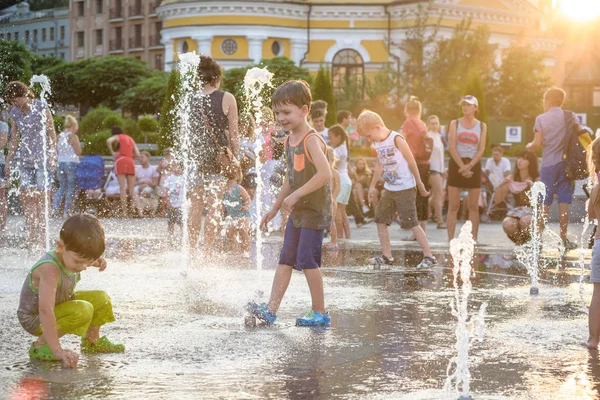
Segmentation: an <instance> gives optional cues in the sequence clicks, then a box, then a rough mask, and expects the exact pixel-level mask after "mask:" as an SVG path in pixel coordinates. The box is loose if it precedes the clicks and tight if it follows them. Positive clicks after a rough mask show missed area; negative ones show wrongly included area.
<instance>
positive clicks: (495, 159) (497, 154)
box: [484, 146, 510, 190]
mask: <svg viewBox="0 0 600 400" xmlns="http://www.w3.org/2000/svg"><path fill="white" fill-rule="evenodd" d="M503 155H504V150H502V147H500V146H496V147H494V148H493V149H492V158H488V160H487V162H486V163H485V168H484V172H485V173H486V174H487V175H488V178H489V179H490V182H491V183H492V185H493V186H494V190H496V189H497V188H498V186H500V185H501V184H502V183H503V182H504V181H505V179H506V178H508V177H509V176H510V161H508V158H505V157H502V156H503Z"/></svg>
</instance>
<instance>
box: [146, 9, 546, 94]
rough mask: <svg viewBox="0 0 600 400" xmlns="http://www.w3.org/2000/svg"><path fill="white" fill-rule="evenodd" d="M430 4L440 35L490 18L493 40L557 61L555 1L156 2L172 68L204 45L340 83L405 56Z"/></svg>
mask: <svg viewBox="0 0 600 400" xmlns="http://www.w3.org/2000/svg"><path fill="white" fill-rule="evenodd" d="M420 4H422V5H427V4H430V7H431V8H430V9H429V16H430V21H431V24H432V25H433V24H435V23H436V22H437V20H438V18H439V17H440V16H441V17H442V20H441V28H440V29H439V31H438V35H439V37H440V38H449V37H451V35H452V32H453V27H454V26H456V25H457V24H458V23H460V22H461V21H462V20H463V19H469V18H470V19H471V20H472V27H473V28H475V27H477V26H478V25H481V24H486V25H488V26H489V28H490V31H491V38H490V41H491V42H492V43H497V44H498V49H499V50H498V54H497V57H498V62H499V61H500V59H501V52H502V49H504V48H506V47H507V46H509V44H510V43H511V42H512V41H513V40H514V39H515V38H516V37H517V36H518V35H524V36H525V37H526V38H527V39H528V40H529V41H530V43H531V44H532V45H533V47H534V49H538V50H543V51H546V52H547V54H548V57H547V58H546V59H545V60H544V63H545V65H547V66H548V67H549V68H553V67H554V65H555V63H556V61H555V60H554V56H553V55H554V53H555V50H556V48H557V45H558V42H557V41H556V40H555V39H553V38H551V35H550V33H549V32H547V31H546V27H545V19H546V16H547V13H548V12H549V11H550V4H551V0H529V1H528V0H433V1H432V2H431V3H429V2H428V1H419V0H395V1H394V0H376V1H365V0H363V1H358V0H328V1H324V0H296V1H294V0H286V1H282V0H271V1H266V0H262V1H260V0H258V1H248V0H246V1H244V0H238V1H210V0H206V1H198V0H196V1H193V0H163V2H162V4H161V6H160V7H159V8H158V9H157V13H158V15H159V17H160V18H161V19H162V21H163V29H162V31H161V35H162V42H163V44H164V45H165V69H166V70H169V69H171V67H172V64H173V61H174V60H176V57H177V53H183V52H187V51H193V50H195V51H197V52H199V53H203V54H208V55H210V56H212V57H213V58H214V59H216V60H217V61H218V62H219V63H220V64H221V65H222V66H223V67H224V68H231V67H238V66H243V65H246V64H248V63H252V62H258V61H259V60H260V59H262V58H272V57H275V56H279V55H284V56H287V57H289V58H291V59H292V60H294V61H295V62H296V63H298V64H300V65H302V66H304V67H306V68H308V69H309V70H311V71H316V70H318V68H319V65H321V64H327V65H329V66H330V67H331V69H332V76H333V81H334V88H335V87H336V86H337V84H338V83H339V82H341V81H342V78H343V77H345V76H346V77H347V76H352V75H357V76H361V77H365V76H367V77H368V76H369V75H371V74H375V73H376V72H377V71H379V70H381V68H382V67H383V66H384V65H385V64H387V63H395V62H397V61H400V62H402V60H403V57H405V55H404V54H402V52H401V51H400V50H398V46H390V45H389V44H390V43H394V44H398V43H401V42H403V41H404V40H406V32H407V28H408V27H410V26H413V25H414V23H415V18H416V15H417V10H418V7H419V5H420Z"/></svg>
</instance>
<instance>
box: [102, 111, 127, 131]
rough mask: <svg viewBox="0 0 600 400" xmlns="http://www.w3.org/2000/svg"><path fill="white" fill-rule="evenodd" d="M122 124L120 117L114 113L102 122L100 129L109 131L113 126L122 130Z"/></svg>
mask: <svg viewBox="0 0 600 400" xmlns="http://www.w3.org/2000/svg"><path fill="white" fill-rule="evenodd" d="M123 122H124V120H123V117H121V116H120V115H119V114H117V113H116V112H112V113H110V114H108V115H107V116H106V117H105V118H104V120H103V121H102V129H105V130H111V129H112V127H113V126H118V127H121V128H123Z"/></svg>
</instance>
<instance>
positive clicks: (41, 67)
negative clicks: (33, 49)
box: [31, 53, 66, 75]
mask: <svg viewBox="0 0 600 400" xmlns="http://www.w3.org/2000/svg"><path fill="white" fill-rule="evenodd" d="M60 64H66V63H65V62H64V61H63V60H61V59H60V58H58V57H54V56H40V55H38V54H35V53H32V54H31V70H32V72H33V74H34V75H40V74H46V70H48V69H50V68H52V67H55V66H57V65H60Z"/></svg>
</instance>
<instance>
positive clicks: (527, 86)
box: [493, 42, 551, 120]
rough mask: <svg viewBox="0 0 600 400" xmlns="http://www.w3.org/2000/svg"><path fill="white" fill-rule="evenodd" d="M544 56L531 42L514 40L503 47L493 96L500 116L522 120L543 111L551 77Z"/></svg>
mask: <svg viewBox="0 0 600 400" xmlns="http://www.w3.org/2000/svg"><path fill="white" fill-rule="evenodd" d="M542 59H543V55H542V54H541V53H539V52H536V51H534V50H533V49H532V48H531V46H530V45H529V44H522V43H519V42H514V43H512V44H511V45H510V46H509V47H508V48H507V49H506V50H505V51H504V54H503V59H502V65H501V66H500V70H499V79H498V82H497V84H496V87H495V88H494V96H493V97H494V98H495V99H497V105H498V112H499V114H500V115H501V116H503V117H506V118H510V119H513V120H523V119H525V118H528V117H531V116H535V115H537V114H539V113H541V112H542V111H543V110H542V101H541V98H542V95H543V93H544V90H545V89H546V88H548V87H549V86H550V85H551V80H550V78H549V77H548V76H547V75H546V74H545V71H544V69H545V67H544V65H543V64H542Z"/></svg>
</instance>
